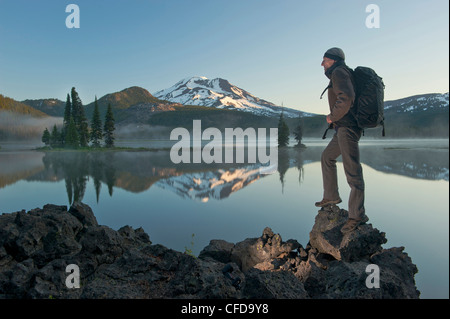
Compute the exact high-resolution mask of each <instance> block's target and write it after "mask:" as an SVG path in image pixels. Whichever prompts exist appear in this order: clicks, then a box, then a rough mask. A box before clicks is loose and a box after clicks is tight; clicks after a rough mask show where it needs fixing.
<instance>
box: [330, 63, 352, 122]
mask: <svg viewBox="0 0 450 319" xmlns="http://www.w3.org/2000/svg"><path fill="white" fill-rule="evenodd" d="M329 77H330V86H331V87H330V88H329V89H328V103H329V105H330V114H329V117H330V120H331V121H332V122H333V123H334V124H335V125H337V126H346V127H352V126H357V123H356V120H355V117H354V116H353V114H352V112H350V109H351V107H352V106H353V103H354V101H355V89H354V86H353V82H352V75H351V73H350V71H349V70H348V68H347V67H346V66H345V65H338V66H336V67H335V68H334V69H333V70H332V71H331V76H329Z"/></svg>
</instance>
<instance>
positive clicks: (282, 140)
mask: <svg viewBox="0 0 450 319" xmlns="http://www.w3.org/2000/svg"><path fill="white" fill-rule="evenodd" d="M296 122H297V123H296V126H295V128H294V131H293V135H294V139H295V140H296V142H297V144H295V146H296V147H305V145H304V144H302V139H303V117H302V115H301V114H300V115H299V117H298V119H297V121H296ZM289 139H290V130H289V126H288V124H287V123H286V120H285V119H284V109H282V110H281V114H280V118H279V120H278V147H285V146H288V145H289Z"/></svg>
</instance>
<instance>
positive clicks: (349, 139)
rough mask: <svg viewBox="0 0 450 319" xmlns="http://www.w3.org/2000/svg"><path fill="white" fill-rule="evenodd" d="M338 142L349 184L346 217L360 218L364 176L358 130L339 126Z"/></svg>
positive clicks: (362, 213) (362, 204)
mask: <svg viewBox="0 0 450 319" xmlns="http://www.w3.org/2000/svg"><path fill="white" fill-rule="evenodd" d="M337 134H338V142H339V146H340V149H341V153H342V163H343V165H344V171H345V175H346V177H347V182H348V184H349V186H350V189H351V191H350V198H349V200H348V217H349V218H351V219H356V220H360V219H362V218H363V217H364V213H365V209H364V178H363V172H362V167H361V163H360V157H359V145H358V142H359V139H360V138H361V132H360V131H354V130H353V129H350V128H347V127H341V128H339V131H338V133H337Z"/></svg>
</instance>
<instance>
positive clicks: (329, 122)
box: [327, 115, 333, 124]
mask: <svg viewBox="0 0 450 319" xmlns="http://www.w3.org/2000/svg"><path fill="white" fill-rule="evenodd" d="M327 123H328V124H331V123H333V122H332V121H331V120H330V116H329V115H327Z"/></svg>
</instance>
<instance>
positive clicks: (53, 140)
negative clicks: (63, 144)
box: [50, 124, 61, 147]
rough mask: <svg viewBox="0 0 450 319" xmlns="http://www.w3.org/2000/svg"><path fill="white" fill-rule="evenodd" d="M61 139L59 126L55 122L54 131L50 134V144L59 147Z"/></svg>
mask: <svg viewBox="0 0 450 319" xmlns="http://www.w3.org/2000/svg"><path fill="white" fill-rule="evenodd" d="M60 140H61V136H60V133H59V131H58V128H57V127H56V124H55V125H54V126H53V130H52V133H51V134H50V146H51V147H58V146H60V145H59V143H60Z"/></svg>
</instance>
